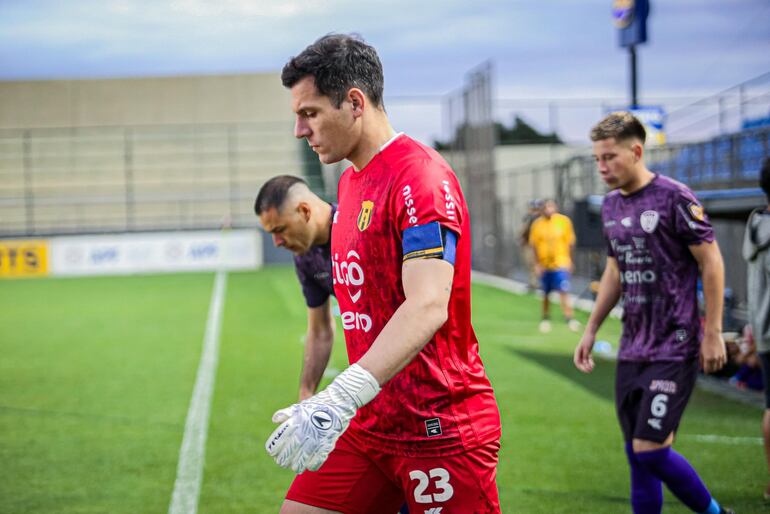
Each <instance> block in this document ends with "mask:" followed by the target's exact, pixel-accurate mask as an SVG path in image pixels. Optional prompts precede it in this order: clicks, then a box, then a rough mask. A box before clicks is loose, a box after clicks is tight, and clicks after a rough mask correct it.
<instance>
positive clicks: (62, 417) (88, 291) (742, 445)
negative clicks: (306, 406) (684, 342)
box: [0, 267, 767, 514]
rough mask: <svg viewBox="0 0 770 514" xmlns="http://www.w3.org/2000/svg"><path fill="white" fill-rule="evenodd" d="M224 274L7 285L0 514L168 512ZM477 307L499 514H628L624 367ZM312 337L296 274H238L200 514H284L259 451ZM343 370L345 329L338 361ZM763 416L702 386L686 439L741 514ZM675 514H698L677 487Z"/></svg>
mask: <svg viewBox="0 0 770 514" xmlns="http://www.w3.org/2000/svg"><path fill="white" fill-rule="evenodd" d="M213 277H214V276H213V274H206V273H204V274H180V275H157V276H135V277H96V278H77V279H33V280H6V281H2V282H0V512H2V513H25V514H26V513H59V512H61V513H110V514H113V513H114V514H119V513H132V514H133V513H163V512H166V511H167V510H168V506H169V502H170V499H171V493H172V490H173V487H174V479H175V476H176V466H177V461H178V457H179V448H180V444H181V441H182V436H183V433H184V425H185V417H186V414H187V409H188V406H189V403H190V397H191V393H192V388H193V384H194V383H195V376H196V372H197V368H198V363H199V358H200V352H201V348H202V342H203V337H204V331H205V326H206V317H207V314H208V305H209V300H210V297H211V290H212V286H213ZM473 294H474V297H473V323H474V327H475V329H476V332H477V335H478V337H479V341H480V345H481V352H482V358H483V359H484V361H485V363H486V365H487V370H488V374H489V376H490V379H491V380H492V383H493V385H494V387H495V391H496V394H497V399H498V403H499V405H500V410H501V413H502V418H503V441H502V450H501V453H500V465H499V467H498V487H499V489H500V499H501V503H502V508H503V512H505V513H561V512H563V513H574V512H592V513H593V512H596V513H624V512H630V507H629V504H628V500H627V498H628V472H627V468H626V463H625V457H624V454H623V450H622V441H621V437H620V432H619V430H618V428H617V424H616V421H615V414H614V406H613V401H612V391H613V375H614V366H613V364H612V363H611V362H609V361H602V360H598V362H597V369H596V370H595V371H594V373H593V374H591V375H583V374H581V373H579V372H578V371H577V370H575V369H574V367H573V365H572V350H573V348H574V346H575V344H576V343H577V335H576V334H573V333H571V332H569V331H568V330H567V328H566V326H562V324H560V323H554V330H553V331H552V332H551V333H550V334H547V335H542V334H540V333H539V332H538V331H537V322H538V318H539V315H538V312H539V307H538V301H537V300H536V299H535V298H534V297H531V296H513V295H511V294H509V293H505V292H502V291H498V290H495V289H492V288H489V287H485V286H476V287H474V291H473ZM581 321H585V317H584V315H583V317H582V318H581ZM304 329H305V309H304V306H303V302H302V298H301V294H300V291H299V286H298V285H297V283H296V279H295V277H294V273H293V271H292V270H291V269H290V268H286V267H273V268H266V269H263V270H261V271H258V272H249V273H231V274H229V275H228V288H227V295H226V298H225V306H224V318H223V325H222V332H221V339H220V354H219V364H218V367H217V374H216V383H215V387H214V396H213V402H212V406H211V416H210V423H209V432H208V439H207V443H206V461H205V468H204V476H203V483H202V486H201V492H200V500H199V508H198V512H200V513H202V514H206V513H211V514H215V513H216V514H218V513H247V512H248V513H257V514H262V513H270V512H277V511H278V506H279V505H280V502H281V500H282V497H283V493H284V492H285V490H286V488H287V487H288V485H289V483H290V481H291V478H292V473H291V472H290V471H286V470H283V469H280V468H278V467H277V466H276V465H275V464H274V463H273V462H272V460H271V459H270V458H269V457H268V456H267V454H266V453H265V451H264V447H263V444H264V440H265V439H266V437H267V436H268V435H269V433H270V432H271V431H272V429H273V424H272V423H271V422H270V416H271V415H272V413H273V411H274V410H276V409H277V408H280V407H283V406H285V405H287V404H289V403H290V402H292V401H294V400H295V398H296V394H297V383H298V377H299V370H300V359H301V355H302V345H301V338H302V335H303V333H304ZM619 331H620V327H619V324H618V322H617V321H614V320H611V321H609V322H608V323H607V324H606V326H605V328H604V329H603V331H602V333H601V334H600V336H601V338H602V339H607V340H609V341H611V342H613V344H615V343H616V342H617V339H618V335H619ZM346 364H347V360H346V358H345V351H344V344H343V343H342V335H341V328H340V327H338V334H337V343H336V345H335V351H334V355H333V356H332V362H331V365H332V366H334V367H336V368H337V369H342V368H344V367H345V366H346ZM760 416H761V411H759V410H758V409H756V408H751V407H746V406H743V405H739V404H736V403H733V402H731V401H728V400H724V399H721V398H719V397H716V396H714V395H712V394H710V393H705V392H702V391H696V393H695V394H694V396H693V399H692V400H691V403H690V406H689V408H688V411H687V413H686V414H685V417H684V421H683V423H682V426H681V427H680V433H679V439H678V441H677V443H676V447H677V449H678V450H679V451H680V452H682V453H683V454H684V455H685V456H687V457H688V459H689V460H690V461H691V462H692V463H693V465H694V466H695V467H696V469H697V470H698V471H699V473H700V474H701V476H702V477H703V478H704V480H705V482H706V483H707V485H708V486H709V488H710V489H711V490H712V492H713V493H714V494H715V496H716V497H717V498H718V499H719V500H720V501H721V502H722V503H723V504H726V505H730V506H733V507H735V509H736V511H737V512H741V513H749V512H765V511H766V510H765V507H764V505H763V503H762V500H761V491H762V490H763V487H764V485H765V480H766V478H767V471H766V469H765V465H764V456H763V452H762V447H761V445H760V443H759V441H758V438H759V435H760V421H759V420H760ZM702 435H719V436H726V438H725V439H724V440H723V442H702V441H703V439H702V438H699V437H698V436H702ZM664 510H665V512H671V513H684V512H688V511H687V510H686V509H685V508H683V507H682V506H680V505H679V504H678V502H677V501H676V500H675V499H674V498H673V497H672V496H671V495H670V494H669V493H668V492H666V505H665V508H664Z"/></svg>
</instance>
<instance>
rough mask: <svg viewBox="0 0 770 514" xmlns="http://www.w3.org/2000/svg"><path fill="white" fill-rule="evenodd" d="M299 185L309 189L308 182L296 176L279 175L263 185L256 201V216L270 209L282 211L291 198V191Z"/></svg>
mask: <svg viewBox="0 0 770 514" xmlns="http://www.w3.org/2000/svg"><path fill="white" fill-rule="evenodd" d="M297 184H304V185H305V187H307V182H305V181H304V180H303V179H301V178H300V177H295V176H294V175H278V176H276V177H273V178H271V179H270V180H268V181H267V182H265V183H264V184H262V187H261V188H260V189H259V193H257V199H256V200H255V201H254V214H256V215H257V216H259V215H260V214H262V213H263V212H265V211H268V210H270V209H275V210H277V211H280V210H281V207H283V204H284V202H285V201H286V197H287V196H289V190H290V189H291V188H292V187H294V186H296V185H297Z"/></svg>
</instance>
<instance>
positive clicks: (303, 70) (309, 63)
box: [281, 34, 385, 108]
mask: <svg viewBox="0 0 770 514" xmlns="http://www.w3.org/2000/svg"><path fill="white" fill-rule="evenodd" d="M305 77H313V78H314V79H315V87H316V88H317V89H318V92H319V93H320V94H322V95H324V96H328V97H329V99H330V100H331V102H332V104H333V105H334V106H335V107H336V108H339V107H340V105H342V101H343V100H344V99H345V96H346V95H347V94H348V91H350V89H351V88H354V87H357V88H359V89H360V90H361V91H363V92H364V94H366V96H367V97H368V98H369V100H371V101H372V103H373V104H374V106H375V107H380V106H382V105H383V103H382V91H383V88H384V82H385V79H384V77H383V74H382V63H381V62H380V58H379V57H378V56H377V51H376V50H375V49H374V48H373V47H371V46H370V45H368V44H366V42H365V41H364V40H363V38H361V36H359V35H358V34H327V35H325V36H323V37H322V38H320V39H318V40H317V41H316V42H315V43H313V44H312V45H310V46H308V47H307V48H305V49H304V50H303V51H302V53H300V54H299V55H297V56H296V57H292V58H291V59H289V62H287V63H286V65H285V66H284V67H283V72H281V82H283V85H284V87H287V88H292V87H294V85H295V84H296V83H297V82H299V81H300V80H302V79H304V78H305Z"/></svg>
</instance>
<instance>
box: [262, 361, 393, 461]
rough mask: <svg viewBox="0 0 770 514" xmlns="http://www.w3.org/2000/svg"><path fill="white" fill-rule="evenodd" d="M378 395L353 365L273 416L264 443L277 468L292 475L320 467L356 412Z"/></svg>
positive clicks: (376, 386) (377, 388) (367, 376)
mask: <svg viewBox="0 0 770 514" xmlns="http://www.w3.org/2000/svg"><path fill="white" fill-rule="evenodd" d="M379 392H380V385H379V384H378V383H377V380H376V379H375V378H374V377H373V376H372V374H371V373H369V372H368V371H366V370H365V369H364V368H362V367H361V366H359V365H358V364H353V365H352V366H350V367H349V368H348V369H346V370H345V371H343V372H342V373H340V374H339V375H338V376H337V378H335V379H334V381H333V382H332V383H331V384H329V387H327V388H326V389H324V390H323V391H321V392H320V393H318V394H316V395H315V396H312V397H310V398H308V399H307V400H304V401H302V402H300V403H295V404H294V405H292V406H290V407H287V408H285V409H281V410H279V411H277V412H276V413H275V414H273V422H274V423H280V426H279V427H278V428H276V429H275V430H274V431H273V433H272V434H271V435H270V437H269V438H268V440H267V442H266V443H265V449H267V453H269V454H270V456H271V457H273V459H275V462H277V463H278V465H279V466H281V467H284V468H291V469H293V470H294V471H295V472H296V473H302V472H303V471H305V470H306V469H309V470H311V471H315V470H317V469H318V468H320V467H321V464H323V463H324V461H325V460H326V458H327V457H328V456H329V454H330V453H331V451H332V450H333V449H334V445H335V444H336V443H337V439H338V438H339V437H340V435H342V432H344V431H345V429H346V428H348V425H349V424H350V420H351V419H353V416H354V415H355V414H356V411H357V410H358V409H359V408H360V407H363V406H364V405H366V404H367V403H369V402H370V401H371V400H372V399H373V398H374V397H375V396H376V395H377V393H379Z"/></svg>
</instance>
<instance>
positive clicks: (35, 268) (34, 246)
mask: <svg viewBox="0 0 770 514" xmlns="http://www.w3.org/2000/svg"><path fill="white" fill-rule="evenodd" d="M47 274H48V241H45V240H31V239H30V240H15V241H13V240H3V239H0V278H7V277H31V276H41V275H47Z"/></svg>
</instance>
